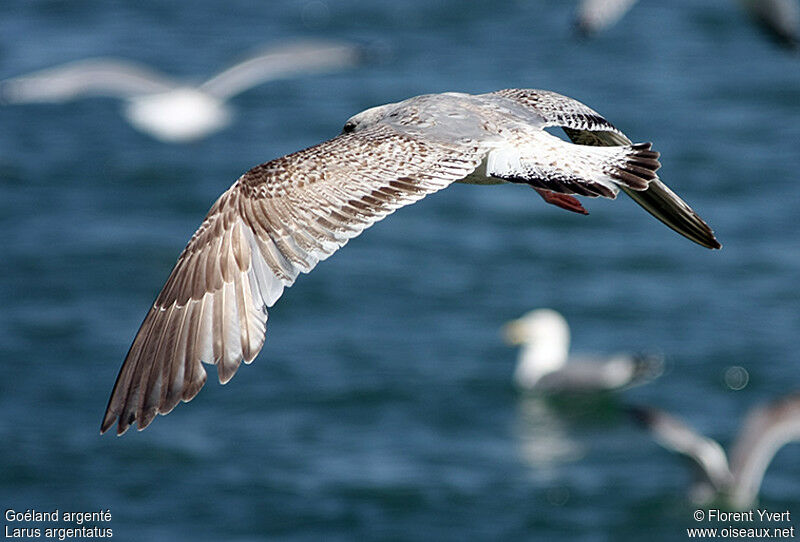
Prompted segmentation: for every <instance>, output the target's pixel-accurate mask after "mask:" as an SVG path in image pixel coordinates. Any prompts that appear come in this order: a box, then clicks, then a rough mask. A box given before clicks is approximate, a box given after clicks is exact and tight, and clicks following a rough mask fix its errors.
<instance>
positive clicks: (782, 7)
mask: <svg viewBox="0 0 800 542" xmlns="http://www.w3.org/2000/svg"><path fill="white" fill-rule="evenodd" d="M740 3H741V4H742V6H743V7H744V8H745V10H746V11H747V13H748V15H750V18H751V19H752V20H753V21H754V22H755V23H756V24H758V25H759V26H760V27H761V28H762V30H764V31H765V32H766V33H767V35H769V36H771V37H772V38H773V39H774V40H776V41H777V42H778V43H779V44H781V45H784V46H786V47H789V48H796V47H797V45H798V43H800V3H798V1H797V0H740Z"/></svg>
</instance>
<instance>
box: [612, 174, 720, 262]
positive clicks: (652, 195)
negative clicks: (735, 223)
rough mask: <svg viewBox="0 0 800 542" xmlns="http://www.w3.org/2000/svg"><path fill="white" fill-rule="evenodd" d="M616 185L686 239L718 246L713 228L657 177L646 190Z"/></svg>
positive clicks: (716, 247)
mask: <svg viewBox="0 0 800 542" xmlns="http://www.w3.org/2000/svg"><path fill="white" fill-rule="evenodd" d="M620 188H622V190H623V191H624V192H625V193H626V194H628V196H630V197H631V199H633V201H635V202H636V203H637V204H639V205H640V206H641V207H642V208H643V209H644V210H645V211H647V212H648V213H650V214H651V215H653V216H654V217H656V218H657V219H658V220H660V221H661V222H663V223H664V224H665V225H667V226H668V227H669V228H671V229H672V230H674V231H676V232H678V233H679V234H681V235H683V236H684V237H686V238H687V239H689V240H690V241H693V242H695V243H697V244H698V245H700V246H703V247H706V248H709V249H712V250H717V249H720V248H722V244H721V243H720V242H719V241H717V238H716V237H715V236H714V230H712V229H711V228H710V227H709V225H708V224H706V223H705V221H704V220H703V219H702V218H700V217H699V216H698V215H697V213H695V212H694V210H693V209H692V208H691V207H689V205H687V204H686V202H684V201H683V200H682V199H681V198H679V197H678V195H677V194H675V193H674V192H673V191H672V190H670V189H669V188H668V187H667V186H666V185H665V184H664V183H662V182H661V181H660V180H659V179H654V180H652V181H651V182H650V184H649V185H648V187H647V189H646V190H632V189H630V188H628V187H626V186H621V187H620Z"/></svg>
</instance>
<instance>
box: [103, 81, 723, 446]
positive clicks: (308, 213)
mask: <svg viewBox="0 0 800 542" xmlns="http://www.w3.org/2000/svg"><path fill="white" fill-rule="evenodd" d="M548 126H560V127H562V128H563V129H564V130H565V131H566V132H567V134H568V136H569V137H570V138H571V139H572V140H573V141H574V142H575V143H568V142H566V141H563V140H561V139H559V138H558V137H555V136H552V135H550V134H548V133H547V132H546V131H545V130H544V128H545V127H548ZM657 158H658V153H656V152H654V151H652V150H650V144H649V143H643V144H638V145H631V144H630V140H628V138H627V137H625V136H624V135H623V134H622V132H620V131H619V130H617V129H616V128H614V126H612V125H611V124H610V123H609V122H608V121H606V120H605V119H603V118H602V117H601V116H600V115H599V114H597V113H596V112H594V111H593V110H591V109H589V108H588V107H586V106H585V105H583V104H581V103H579V102H577V101H575V100H572V99H570V98H567V97H565V96H561V95H559V94H555V93H553V92H547V91H539V90H521V89H507V90H501V91H497V92H492V93H488V94H481V95H476V96H471V95H469V94H460V93H446V94H429V95H425V96H418V97H415V98H411V99H409V100H406V101H403V102H399V103H395V104H388V105H384V106H380V107H374V108H372V109H368V110H366V111H364V112H362V113H359V114H358V115H355V116H354V117H352V118H351V119H350V120H348V121H347V123H346V124H345V125H344V129H343V133H342V134H341V135H339V136H338V137H335V138H334V139H331V140H329V141H325V142H323V143H320V144H319V145H316V146H313V147H310V148H308V149H305V150H302V151H299V152H296V153H293V154H290V155H288V156H284V157H282V158H277V159H275V160H272V161H271V162H267V163H265V164H262V165H260V166H256V167H254V168H253V169H251V170H250V171H248V172H247V173H245V174H244V175H243V176H241V177H240V178H239V179H238V180H237V181H236V182H235V183H234V184H233V186H231V187H230V188H229V189H228V190H227V191H226V192H225V193H224V194H222V196H220V198H219V199H218V200H217V201H216V203H214V205H213V206H212V207H211V210H210V211H209V213H208V215H207V216H206V219H205V220H204V221H203V223H202V224H201V225H200V228H199V229H198V230H197V232H195V234H194V235H193V236H192V238H191V240H190V241H189V244H188V245H187V246H186V248H185V249H184V251H183V253H182V254H181V255H180V257H179V258H178V262H177V263H176V264H175V267H174V269H173V270H172V273H171V274H170V276H169V278H168V279H167V282H166V285H165V286H164V289H163V290H162V291H161V293H160V294H159V295H158V298H157V299H156V301H155V303H154V305H153V307H152V308H151V309H150V312H149V313H148V314H147V316H146V317H145V319H144V322H143V323H142V326H141V328H140V329H139V332H138V333H137V335H136V338H135V339H134V341H133V344H132V345H131V348H130V350H129V352H128V355H127V357H126V359H125V362H124V364H123V366H122V369H121V370H120V373H119V376H118V377H117V382H116V384H115V385H114V390H113V392H112V394H111V399H110V400H109V404H108V408H107V410H106V414H105V417H104V419H103V422H102V426H101V430H102V431H106V430H107V429H108V428H109V427H111V425H112V424H113V423H114V421H115V420H118V424H117V432H118V433H119V434H121V433H124V432H125V430H126V429H127V428H128V427H129V426H130V424H131V423H133V422H134V421H136V422H137V423H138V427H139V429H143V428H144V427H146V426H147V425H148V424H149V423H150V422H151V421H152V420H153V418H154V417H155V415H156V414H158V413H160V414H166V413H168V412H169V411H170V410H172V409H173V408H174V407H175V405H177V404H178V402H180V401H181V400H183V401H189V400H191V399H192V398H193V397H194V396H195V395H196V394H197V392H198V391H199V390H200V388H201V387H202V386H203V384H204V383H205V380H206V373H205V370H204V369H203V366H202V363H201V361H204V362H206V363H212V364H216V365H217V372H218V375H219V380H220V382H222V383H225V382H227V381H228V380H230V378H231V377H232V376H233V374H234V373H235V372H236V370H237V369H238V367H239V364H240V362H241V361H242V360H244V361H245V363H250V362H251V361H253V359H254V358H255V357H256V354H258V352H259V350H261V347H262V345H263V343H264V334H265V331H266V321H267V308H268V307H271V306H272V305H273V304H274V303H275V302H276V301H277V300H278V298H279V297H280V296H281V294H282V293H283V289H284V288H286V287H288V286H291V285H292V284H293V283H294V281H295V279H296V278H297V275H298V274H299V273H300V272H304V273H307V272H309V271H311V269H313V268H314V266H315V265H316V264H317V262H319V261H320V260H324V259H325V258H327V257H328V256H330V255H331V254H333V252H335V251H336V250H337V249H339V248H340V247H342V246H343V245H344V244H345V243H346V242H347V241H348V239H351V238H352V237H355V236H356V235H358V234H360V233H361V232H362V231H363V230H364V229H366V228H367V227H368V226H370V225H371V224H373V223H375V222H376V221H378V220H380V219H382V218H384V217H385V216H387V215H388V214H390V213H392V212H393V211H395V210H396V209H398V208H400V207H402V206H404V205H408V204H411V203H414V202H415V201H418V200H420V199H422V198H423V197H424V196H426V195H427V194H430V193H433V192H436V191H438V190H441V189H443V188H446V187H447V186H449V185H450V184H451V183H453V182H456V181H461V182H466V183H477V184H500V183H519V184H527V185H530V186H532V187H533V188H534V189H535V190H537V191H538V192H539V193H540V194H541V195H542V196H543V197H544V198H545V199H546V200H547V201H549V202H551V203H554V204H555V205H558V206H561V207H565V208H568V209H570V210H575V211H579V212H580V211H583V207H582V206H581V205H580V203H579V202H578V200H577V199H575V198H574V197H573V195H583V196H590V197H593V196H603V197H608V198H613V197H615V196H616V194H617V192H618V191H619V190H620V189H621V190H623V191H625V192H626V193H627V194H629V195H630V196H631V197H632V198H634V200H635V201H636V202H637V203H639V204H640V205H641V206H643V207H644V208H645V209H647V210H648V211H649V212H651V213H652V214H653V215H654V216H656V218H658V219H659V220H661V221H663V222H664V223H665V224H667V225H668V226H670V227H671V228H673V229H675V230H676V231H678V232H679V233H681V234H683V235H685V236H686V237H688V238H689V239H691V240H692V241H695V242H697V243H699V244H701V245H703V246H705V247H709V248H719V247H720V244H719V243H718V242H717V240H716V239H715V238H714V234H713V232H712V231H711V229H710V228H709V227H708V226H707V225H706V223H705V222H703V221H702V220H701V219H700V218H699V217H698V216H697V215H696V214H695V213H694V211H692V209H691V208H690V207H689V206H688V205H687V204H686V203H684V202H683V201H682V200H681V199H680V198H679V197H678V196H676V195H675V194H674V193H673V192H672V191H671V190H669V189H668V188H667V187H666V186H665V185H664V184H663V183H661V181H660V180H659V179H658V177H657V176H656V173H655V171H656V170H657V169H658V167H659V165H660V164H659V162H658V160H657ZM584 212H585V211H584Z"/></svg>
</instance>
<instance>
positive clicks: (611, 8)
mask: <svg viewBox="0 0 800 542" xmlns="http://www.w3.org/2000/svg"><path fill="white" fill-rule="evenodd" d="M636 1H637V0H582V1H581V3H580V4H578V10H577V12H576V13H575V26H576V27H577V29H578V31H579V32H580V33H581V34H584V35H586V36H590V35H592V34H596V33H597V32H602V31H603V30H605V29H606V28H608V27H609V26H611V25H613V24H615V23H616V22H617V21H619V20H620V19H621V18H622V16H623V15H625V14H626V13H627V12H628V10H629V9H631V8H632V7H633V5H634V4H635V3H636Z"/></svg>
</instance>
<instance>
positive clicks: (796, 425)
mask: <svg viewBox="0 0 800 542" xmlns="http://www.w3.org/2000/svg"><path fill="white" fill-rule="evenodd" d="M797 440H800V395H792V396H789V397H787V398H784V399H782V400H780V401H776V402H775V403H772V404H770V405H766V406H763V407H759V408H755V409H753V410H752V411H751V412H750V413H749V414H748V416H747V418H746V419H745V421H744V424H743V425H742V430H741V432H740V433H739V436H738V438H737V439H736V443H735V445H734V447H733V449H732V450H731V470H732V471H733V475H734V486H733V491H732V492H731V493H732V494H731V499H732V500H733V502H734V503H735V504H736V505H737V506H739V505H741V506H743V507H746V506H750V504H751V503H752V502H753V501H754V500H755V498H756V496H757V495H758V491H759V488H760V487H761V480H762V479H763V477H764V472H765V471H766V470H767V467H768V466H769V464H770V462H771V461H772V458H773V457H774V456H775V454H776V453H777V452H778V450H780V449H781V448H782V447H783V446H784V445H786V444H788V443H790V442H793V441H797Z"/></svg>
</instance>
